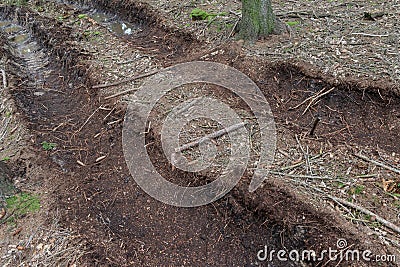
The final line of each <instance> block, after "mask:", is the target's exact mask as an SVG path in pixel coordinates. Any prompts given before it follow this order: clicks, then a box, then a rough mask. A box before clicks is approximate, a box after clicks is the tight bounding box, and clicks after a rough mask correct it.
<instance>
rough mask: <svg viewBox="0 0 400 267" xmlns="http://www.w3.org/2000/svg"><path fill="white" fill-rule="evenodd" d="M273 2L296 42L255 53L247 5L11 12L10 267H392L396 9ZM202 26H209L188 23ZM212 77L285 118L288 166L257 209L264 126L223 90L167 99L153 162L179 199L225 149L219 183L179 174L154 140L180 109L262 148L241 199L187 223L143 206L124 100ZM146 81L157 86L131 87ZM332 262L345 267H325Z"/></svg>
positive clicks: (396, 179)
mask: <svg viewBox="0 0 400 267" xmlns="http://www.w3.org/2000/svg"><path fill="white" fill-rule="evenodd" d="M273 2H274V3H273V4H274V10H275V12H276V14H277V15H278V17H279V18H280V19H281V20H282V21H283V22H285V23H286V24H287V25H288V29H289V32H288V34H285V35H281V36H276V35H275V36H271V37H268V38H265V39H264V40H260V41H258V42H257V43H255V44H245V43H243V42H242V41H241V40H237V39H236V37H235V33H236V29H237V27H239V23H238V21H239V18H240V2H239V1H220V0H219V1H191V2H188V3H183V2H180V1H152V0H146V1H133V0H124V1H107V0H97V1H94V0H93V1H89V0H85V1H84V0H82V1H74V3H72V1H71V2H69V3H66V2H63V1H55V0H54V1H53V0H40V1H29V2H28V3H27V4H21V3H20V1H7V3H2V4H1V5H0V18H1V21H0V35H1V36H0V37H1V38H0V43H1V46H0V56H1V62H0V63H1V65H0V69H1V70H2V73H1V76H2V77H1V78H2V81H3V84H2V85H3V86H2V91H1V98H2V101H1V103H0V104H1V106H0V110H1V122H0V141H1V143H0V159H1V161H2V162H3V163H5V165H6V166H8V168H9V172H10V175H9V176H10V180H11V182H12V183H13V188H14V189H12V190H5V189H4V188H5V187H3V186H2V180H0V186H1V187H0V189H1V190H2V192H1V196H0V197H1V201H2V206H0V207H2V208H0V223H1V224H0V227H1V231H0V240H1V241H0V262H1V264H2V265H4V266H398V263H397V262H396V259H395V258H397V260H400V258H399V257H400V228H399V227H398V226H397V225H400V217H399V215H400V210H399V208H400V200H399V197H400V152H399V151H400V144H399V142H398V140H399V137H400V134H399V133H400V98H399V96H400V89H399V48H398V42H399V36H400V28H399V25H398V24H397V21H398V19H399V17H400V15H399V11H398V8H397V7H398V6H399V4H398V3H397V1H385V2H384V3H378V2H377V3H374V2H373V1H369V2H368V1H352V2H351V3H347V2H342V1H340V2H339V1H324V2H323V3H321V1H273ZM195 8H199V9H201V10H203V11H205V12H206V13H205V14H208V19H206V20H192V19H191V17H190V14H191V12H192V11H193V9H195ZM200 60H201V61H207V62H217V63H222V64H225V65H228V66H230V67H233V68H235V69H237V70H239V71H241V72H242V73H244V74H245V75H247V76H248V77H249V78H251V80H252V81H254V82H255V84H256V85H257V86H258V87H259V89H260V90H261V92H262V93H263V95H264V96H265V98H266V100H267V102H268V103H269V105H270V108H271V112H272V114H273V116H274V121H275V127H276V150H275V157H274V161H273V162H271V164H270V166H268V168H269V169H270V170H271V172H270V174H269V175H268V176H267V178H266V180H265V181H264V182H263V184H262V186H261V187H260V188H258V189H257V190H256V191H254V192H249V190H248V185H249V183H250V180H251V177H252V175H253V171H254V167H256V166H257V163H258V160H259V158H260V155H259V153H260V147H259V146H260V134H259V132H260V125H258V124H257V118H256V114H254V113H253V112H252V110H251V109H250V108H249V106H248V104H246V103H245V102H244V101H243V99H241V98H240V97H239V96H238V95H236V94H233V93H231V92H229V91H228V90H227V89H226V88H223V87H220V86H217V85H213V84H207V83H200V82H197V83H191V84H186V85H183V86H178V87H177V88H175V89H173V90H171V91H170V92H168V93H166V94H165V95H164V96H163V97H162V98H161V99H160V101H159V102H158V103H157V105H155V106H154V109H153V110H152V112H151V114H150V116H149V118H148V121H149V123H148V124H147V123H146V132H145V142H146V149H147V153H148V155H149V158H150V159H151V162H152V164H153V165H154V166H155V168H156V170H157V172H158V173H160V174H162V176H163V177H167V179H168V180H169V181H171V182H174V183H176V184H179V185H182V186H189V185H190V186H201V185H204V184H207V183H209V182H210V181H212V180H214V179H215V178H216V176H217V175H218V174H221V173H222V171H221V170H222V167H223V164H224V163H226V162H227V160H229V151H230V149H231V145H230V144H229V138H227V137H226V136H222V137H220V138H218V139H216V140H214V141H215V143H214V144H215V145H216V148H217V152H218V153H217V158H216V159H217V161H216V162H215V164H214V165H212V167H211V168H209V169H206V170H204V171H201V172H199V173H194V172H185V171H181V170H179V169H176V168H174V167H173V166H172V165H171V163H170V161H169V159H167V158H166V156H165V155H164V152H163V149H164V147H163V144H162V140H161V137H160V136H161V135H162V132H163V122H164V120H165V117H166V115H167V114H169V113H170V111H171V110H174V108H175V107H176V106H178V105H181V104H182V103H184V102H185V101H190V100H191V99H193V98H198V97H205V96H206V97H208V98H213V99H218V100H220V101H222V102H223V103H225V104H227V105H229V106H230V107H231V109H232V110H234V111H235V113H237V114H240V118H241V119H242V120H243V121H245V122H246V123H247V124H246V126H245V127H246V129H247V130H248V131H249V132H250V134H251V139H250V143H251V150H250V157H249V163H248V168H247V169H246V171H245V172H244V174H243V177H242V179H241V180H240V181H239V183H238V184H237V186H236V187H235V188H234V189H232V190H231V191H230V192H229V193H228V194H226V195H225V196H223V197H222V198H220V199H219V200H217V201H215V202H213V203H211V204H208V205H204V206H200V207H195V208H179V207H174V206H170V205H168V204H164V203H162V202H159V201H157V200H155V199H153V198H152V197H150V196H149V195H147V194H146V193H145V192H144V191H143V190H142V189H141V188H140V187H139V186H138V184H137V183H136V181H135V180H136V178H135V177H132V175H131V172H130V169H129V167H131V166H128V165H127V163H126V158H125V157H124V153H123V151H124V143H123V130H124V117H125V114H126V111H127V107H128V106H129V105H130V101H131V99H132V98H131V95H132V94H129V93H123V92H125V91H127V90H130V91H131V92H134V91H136V90H138V88H139V87H140V86H141V85H143V82H145V81H146V80H148V79H152V77H156V78H157V77H158V78H159V77H162V74H163V73H164V72H163V70H165V68H169V67H171V66H174V65H176V64H179V63H183V62H193V61H200ZM155 71H158V72H159V73H155ZM153 72H154V73H153ZM143 73H148V74H149V76H151V77H144V78H138V79H134V80H133V79H129V78H130V77H134V76H135V75H140V74H143ZM150 73H152V74H153V75H151V74H150ZM160 75H161V76H160ZM128 80H129V81H128ZM113 83H117V84H113ZM181 130H182V132H181V134H180V136H179V144H180V145H182V144H185V143H188V142H190V141H192V140H194V139H196V137H200V136H202V135H205V134H210V133H212V132H216V131H218V130H221V126H220V125H219V124H218V123H215V122H213V121H212V120H205V119H204V120H203V119H201V120H194V121H191V122H190V123H188V125H186V126H185V127H184V128H182V129H181ZM199 152H200V151H199V148H196V147H195V148H192V149H190V150H189V151H187V153H186V154H185V155H186V156H187V157H188V158H197V157H198V155H199ZM0 167H1V166H0ZM131 171H132V170H131ZM0 178H1V177H0ZM8 182H10V181H8ZM265 246H267V247H268V249H270V250H272V249H273V250H276V251H277V250H284V251H286V252H287V253H289V252H291V251H298V252H300V254H301V252H304V251H309V250H313V251H315V253H316V259H314V260H312V259H298V260H297V259H293V258H291V260H289V261H282V260H280V259H279V258H278V257H276V254H275V256H274V257H272V259H271V260H269V259H265V260H262V259H260V257H259V256H260V255H261V254H263V253H261V254H259V252H260V250H263V249H264V248H265ZM328 249H333V250H336V252H335V253H336V255H338V257H336V258H328V257H319V256H321V254H320V253H322V251H324V250H328ZM355 250H357V251H359V252H361V253H362V252H364V251H371V254H372V256H371V257H370V258H371V261H366V260H365V259H360V261H355V260H351V259H348V258H345V257H342V255H347V254H346V252H349V253H352V252H354V251H355ZM269 252H270V251H269ZM286 257H288V254H287V255H286ZM360 257H361V256H360ZM261 258H262V257H261Z"/></svg>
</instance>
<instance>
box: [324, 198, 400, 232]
mask: <svg viewBox="0 0 400 267" xmlns="http://www.w3.org/2000/svg"><path fill="white" fill-rule="evenodd" d="M327 196H328V197H329V198H330V199H332V200H333V201H335V202H339V203H341V204H343V205H345V206H348V207H350V208H353V209H355V210H358V211H360V212H362V213H364V214H366V215H369V216H371V217H375V218H376V221H377V222H380V223H381V224H383V225H384V226H386V227H387V228H390V229H392V230H393V231H395V232H397V233H398V234H400V227H398V226H397V225H395V224H393V223H392V222H389V221H387V220H385V219H384V218H382V217H380V216H379V215H377V214H375V213H373V212H372V211H370V210H367V209H366V208H364V207H361V206H359V205H357V204H354V203H351V202H348V201H346V200H344V199H340V198H337V197H334V196H331V195H327Z"/></svg>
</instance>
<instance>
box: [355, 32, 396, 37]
mask: <svg viewBox="0 0 400 267" xmlns="http://www.w3.org/2000/svg"><path fill="white" fill-rule="evenodd" d="M351 34H353V35H362V36H367V37H388V36H389V34H369V33H363V32H353V33H351Z"/></svg>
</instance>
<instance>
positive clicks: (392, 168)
mask: <svg viewBox="0 0 400 267" xmlns="http://www.w3.org/2000/svg"><path fill="white" fill-rule="evenodd" d="M354 156H356V157H357V158H360V159H362V160H365V161H368V162H371V163H373V164H375V165H377V166H379V167H382V168H385V169H387V170H390V171H392V172H395V173H398V174H400V170H399V169H396V168H394V167H391V166H388V165H385V164H383V163H382V162H379V161H376V160H373V159H370V158H368V157H366V156H364V155H361V154H354Z"/></svg>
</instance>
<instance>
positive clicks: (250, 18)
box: [239, 0, 280, 42]
mask: <svg viewBox="0 0 400 267" xmlns="http://www.w3.org/2000/svg"><path fill="white" fill-rule="evenodd" d="M277 22H278V21H277V19H276V17H275V15H274V13H273V11H272V6H271V0H242V20H241V22H240V24H239V37H240V38H241V39H243V40H246V41H250V42H254V41H256V40H257V39H258V38H259V37H265V36H267V35H269V34H271V33H272V32H274V30H275V29H276V26H280V25H276V24H277Z"/></svg>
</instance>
